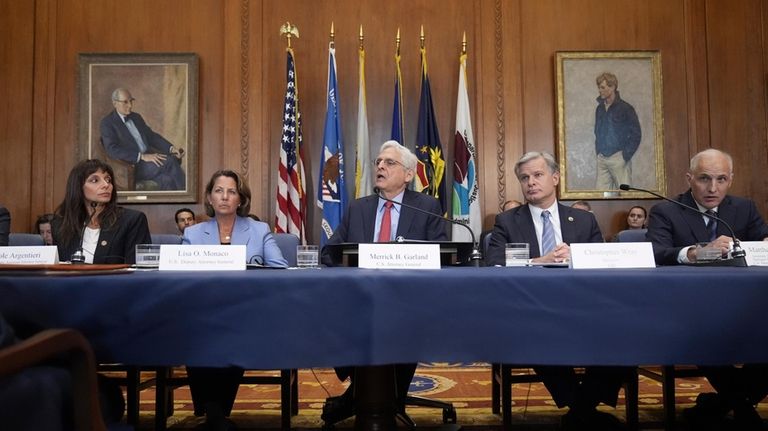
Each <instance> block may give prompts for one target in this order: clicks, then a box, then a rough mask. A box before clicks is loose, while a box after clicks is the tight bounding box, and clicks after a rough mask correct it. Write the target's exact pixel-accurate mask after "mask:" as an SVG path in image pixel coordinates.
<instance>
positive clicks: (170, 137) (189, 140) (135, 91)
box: [77, 53, 199, 203]
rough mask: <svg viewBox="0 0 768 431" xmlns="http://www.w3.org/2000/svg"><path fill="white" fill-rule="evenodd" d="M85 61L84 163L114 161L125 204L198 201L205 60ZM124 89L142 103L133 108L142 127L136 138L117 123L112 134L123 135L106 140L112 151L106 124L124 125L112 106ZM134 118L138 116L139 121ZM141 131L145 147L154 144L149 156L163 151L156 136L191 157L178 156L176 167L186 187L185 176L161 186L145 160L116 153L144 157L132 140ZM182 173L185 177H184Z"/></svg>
mask: <svg viewBox="0 0 768 431" xmlns="http://www.w3.org/2000/svg"><path fill="white" fill-rule="evenodd" d="M78 60H79V61H78V66H79V77H78V95H79V121H78V138H79V140H78V145H77V153H78V154H77V157H78V160H83V159H90V158H98V159H102V160H104V161H106V162H108V163H109V164H110V165H111V166H112V169H113V170H114V171H115V178H114V179H113V180H114V182H115V185H116V187H117V190H118V192H117V196H118V201H119V202H121V203H169V202H178V203H181V202H190V203H191V202H197V200H198V189H197V186H198V182H199V181H198V149H197V139H198V57H197V55H196V54H194V53H167V54H166V53H136V54H134V53H127V54H112V53H106V54H98V53H84V54H80V55H79V59H78ZM119 88H122V89H127V90H128V91H129V92H130V94H131V96H132V97H133V99H135V100H134V101H132V112H133V113H138V114H139V116H138V118H136V121H132V122H133V123H137V124H136V128H135V129H134V130H133V131H131V130H129V129H128V125H125V126H124V125H123V123H122V122H121V123H119V126H118V125H117V123H115V124H114V125H113V126H112V127H113V129H111V130H114V131H116V132H115V134H112V132H110V136H112V138H111V139H108V138H105V139H104V141H110V142H111V146H109V147H108V146H107V145H106V144H102V142H103V140H102V136H101V134H102V125H107V126H108V124H107V123H106V122H107V121H110V120H115V119H118V120H119V119H120V118H121V117H119V116H117V115H116V106H117V105H113V101H112V94H113V92H114V91H115V90H116V89H119ZM111 117H114V118H111ZM131 117H132V118H133V117H134V115H133V114H131ZM115 121H116V120H115ZM147 127H148V128H149V129H148V128H147ZM123 129H125V130H123ZM104 130H110V129H106V128H105V129H104ZM136 130H140V132H139V133H140V134H141V136H143V137H144V140H147V141H150V142H148V143H147V144H145V146H149V147H150V148H148V149H147V153H152V152H153V151H155V150H154V149H153V147H152V146H151V145H152V144H153V142H154V140H155V139H158V138H155V137H154V136H155V135H154V134H157V135H159V136H160V137H161V141H163V142H166V143H164V144H162V145H163V146H167V145H168V143H170V144H171V145H172V146H173V148H174V150H175V151H176V152H177V153H178V152H179V150H181V153H183V154H181V156H180V157H175V159H176V160H175V161H174V163H177V164H178V166H179V167H180V168H181V171H182V172H183V180H182V181H179V180H178V178H180V177H181V175H177V176H175V177H174V181H173V182H172V184H173V185H172V186H167V185H166V184H165V182H163V181H161V180H157V181H153V180H152V179H151V178H149V177H147V176H145V174H146V173H147V172H148V169H146V168H147V166H139V165H138V163H139V161H138V160H135V161H134V160H132V158H133V157H135V156H130V157H129V158H126V157H125V155H124V154H121V156H122V157H119V156H118V155H117V154H118V151H117V150H116V148H127V147H128V145H129V144H130V145H132V151H133V153H136V148H137V145H138V144H137V143H136V140H134V139H133V138H131V137H130V136H131V135H129V134H128V133H129V132H135V131H136ZM117 132H119V135H117V134H116V133H117ZM129 141H130V143H129ZM142 143H143V140H142ZM118 145H119V146H125V147H118ZM157 152H158V153H159V152H160V150H157ZM167 157H168V158H169V159H170V158H171V157H174V156H172V155H167ZM150 168H151V167H150ZM175 172H176V173H178V170H176V171H175ZM158 184H162V185H158ZM178 184H183V186H179V185H178Z"/></svg>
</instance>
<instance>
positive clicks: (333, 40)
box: [330, 21, 336, 49]
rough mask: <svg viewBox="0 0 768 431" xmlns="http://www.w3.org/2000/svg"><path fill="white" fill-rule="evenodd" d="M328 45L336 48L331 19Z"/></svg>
mask: <svg viewBox="0 0 768 431" xmlns="http://www.w3.org/2000/svg"><path fill="white" fill-rule="evenodd" d="M330 47H331V49H336V37H335V33H334V31H333V21H331V41H330Z"/></svg>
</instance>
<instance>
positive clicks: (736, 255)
mask: <svg viewBox="0 0 768 431" xmlns="http://www.w3.org/2000/svg"><path fill="white" fill-rule="evenodd" d="M619 189H621V190H624V191H629V190H635V191H638V192H643V193H648V194H650V195H653V196H656V197H657V198H660V199H664V200H665V201H667V202H672V203H673V204H675V205H678V206H681V207H683V208H685V209H689V210H691V211H693V212H695V213H697V214H701V215H703V216H705V217H709V218H713V219H715V220H717V222H718V223H722V224H723V226H725V227H726V228H728V232H730V234H731V238H733V250H731V259H727V260H726V261H727V262H728V264H727V265H724V266H747V259H746V255H747V253H746V252H745V251H744V249H743V248H741V244H740V243H739V239H738V238H736V232H735V231H734V230H733V228H732V227H731V225H730V224H728V222H727V221H725V220H723V219H721V218H720V217H718V216H716V215H714V214H707V213H706V212H704V211H702V210H700V209H698V208H696V207H692V206H690V205H686V204H684V203H682V202H678V201H676V200H674V199H670V198H668V197H666V196H662V195H660V194H658V193H656V192H652V191H650V190H645V189H640V188H637V187H632V186H630V185H629V184H621V185H619ZM715 262H722V261H715Z"/></svg>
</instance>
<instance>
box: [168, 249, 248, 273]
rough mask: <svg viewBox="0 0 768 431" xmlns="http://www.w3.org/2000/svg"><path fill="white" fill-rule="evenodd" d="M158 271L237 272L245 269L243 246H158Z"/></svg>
mask: <svg viewBox="0 0 768 431" xmlns="http://www.w3.org/2000/svg"><path fill="white" fill-rule="evenodd" d="M159 269H160V271H165V270H172V271H237V270H243V269H245V246H244V245H170V244H163V245H161V246H160V268H159Z"/></svg>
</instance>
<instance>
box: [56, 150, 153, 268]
mask: <svg viewBox="0 0 768 431" xmlns="http://www.w3.org/2000/svg"><path fill="white" fill-rule="evenodd" d="M113 178H114V171H113V170H112V167H111V166H110V165H109V164H107V163H105V162H103V161H101V160H99V159H89V160H84V161H81V162H80V163H78V164H77V165H75V167H74V168H72V171H71V172H70V173H69V178H67V188H66V192H65V195H64V200H62V201H61V204H60V205H59V207H58V208H57V209H56V217H55V218H54V220H53V223H52V226H51V227H52V231H53V232H52V233H53V240H54V243H55V244H56V245H57V246H58V248H59V259H61V260H71V259H72V255H73V254H75V253H76V252H77V253H81V254H82V255H83V256H84V260H85V262H86V263H129V264H133V263H136V244H149V243H151V242H152V238H151V237H150V235H149V226H148V224H147V217H146V216H145V215H144V213H142V212H140V211H135V210H131V209H127V208H123V207H119V206H118V205H117V188H116V187H115V184H114V183H113V182H112V179H113Z"/></svg>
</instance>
